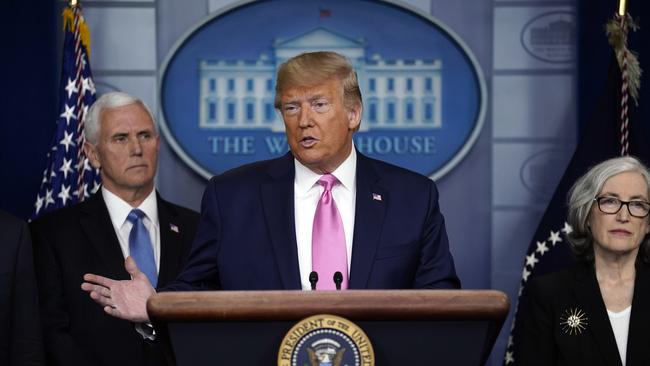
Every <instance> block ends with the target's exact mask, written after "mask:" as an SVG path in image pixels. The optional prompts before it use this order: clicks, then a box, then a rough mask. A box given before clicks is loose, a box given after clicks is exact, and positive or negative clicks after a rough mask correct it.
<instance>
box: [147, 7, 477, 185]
mask: <svg viewBox="0 0 650 366" xmlns="http://www.w3.org/2000/svg"><path fill="white" fill-rule="evenodd" d="M367 14H372V17H367V16H366V15H367ZM360 18H363V19H364V21H362V22H361V21H359V19H360ZM318 50H327V51H335V52H338V53H340V54H343V55H344V56H346V57H347V58H348V59H349V60H350V61H351V62H352V64H353V65H354V67H355V69H356V70H357V74H358V77H359V84H360V87H361V91H362V95H363V99H364V110H363V119H362V122H361V128H360V130H359V131H358V132H357V133H356V134H355V135H354V137H353V138H354V143H355V146H356V148H357V149H358V150H359V151H360V152H361V153H363V154H366V155H369V156H371V157H374V158H378V159H381V160H384V161H387V162H390V163H393V164H396V165H400V166H403V167H405V168H407V169H411V170H414V171H417V172H419V173H421V174H424V175H428V176H430V177H431V178H433V179H437V178H439V177H441V176H443V175H444V174H446V173H447V172H448V171H450V170H451V169H452V168H453V167H454V166H455V165H456V164H458V162H460V161H461V160H462V159H463V158H464V156H465V155H466V154H467V152H468V151H469V149H470V148H471V146H472V145H473V143H474V141H475V140H476V138H477V137H478V134H479V133H480V131H481V127H482V125H483V120H484V117H485V105H486V91H485V82H484V80H483V75H482V72H481V69H480V67H479V66H478V64H477V62H476V60H475V58H474V56H473V55H472V53H471V52H470V51H469V49H468V48H467V47H466V46H465V45H464V43H463V41H462V40H461V39H460V38H459V37H458V36H456V35H455V33H454V32H453V31H451V30H450V29H449V28H447V27H446V26H444V25H443V24H442V23H441V22H439V21H438V20H436V19H434V18H433V17H431V16H429V15H427V14H423V13H419V12H417V11H415V10H412V9H410V8H405V7H402V6H399V5H397V4H394V3H392V2H381V1H379V2H375V1H348V0H332V1H327V2H323V1H305V0H279V1H256V2H244V3H238V5H237V6H234V7H231V8H228V9H226V10H224V11H222V12H220V13H217V14H213V15H210V16H209V17H208V18H206V19H205V20H203V21H201V22H200V23H199V24H197V25H196V26H195V27H194V28H193V29H191V30H190V31H188V33H187V34H186V35H185V36H184V37H182V38H181V39H179V41H178V42H177V44H176V46H175V47H174V48H173V49H172V51H171V52H170V54H169V55H168V57H167V59H166V60H165V62H164V64H163V67H162V70H161V75H160V83H159V85H160V102H161V103H160V104H161V111H162V119H161V123H160V125H161V130H162V132H163V134H164V135H165V137H166V139H167V141H168V142H169V144H170V145H171V147H172V148H173V149H174V151H175V152H176V153H177V154H178V155H179V156H180V157H181V158H182V159H183V160H184V161H185V162H186V163H187V164H188V165H189V166H190V167H192V168H193V169H194V170H195V171H196V172H198V173H199V174H200V175H202V176H204V177H206V178H208V177H210V176H212V175H215V174H220V173H222V172H223V171H225V170H228V169H231V168H234V167H237V166H239V165H242V164H245V163H250V162H253V161H256V160H264V159H270V158H275V157H278V156H280V155H283V154H284V153H286V152H287V151H288V149H289V146H288V143H287V140H286V137H285V135H284V125H283V122H282V119H281V117H280V115H279V114H278V113H277V112H276V110H275V109H274V107H273V99H274V92H275V73H276V70H277V68H278V66H279V65H280V64H281V63H282V62H284V61H286V60H287V59H289V58H291V57H293V56H295V55H298V54H300V53H303V52H311V51H318Z"/></svg>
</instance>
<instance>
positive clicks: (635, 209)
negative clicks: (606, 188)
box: [594, 197, 650, 219]
mask: <svg viewBox="0 0 650 366" xmlns="http://www.w3.org/2000/svg"><path fill="white" fill-rule="evenodd" d="M594 201H596V202H598V209H599V210H600V211H602V212H603V213H606V214H612V215H613V214H615V213H618V211H620V210H621V207H623V205H625V206H627V212H629V213H630V215H632V216H634V217H637V218H640V219H642V218H644V217H646V216H648V213H649V212H650V203H648V202H645V201H638V200H637V201H621V200H619V199H618V198H616V197H596V198H594Z"/></svg>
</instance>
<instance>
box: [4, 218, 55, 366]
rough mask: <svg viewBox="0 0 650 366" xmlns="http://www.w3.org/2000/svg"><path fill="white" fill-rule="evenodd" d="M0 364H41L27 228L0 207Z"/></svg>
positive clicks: (34, 284)
mask: <svg viewBox="0 0 650 366" xmlns="http://www.w3.org/2000/svg"><path fill="white" fill-rule="evenodd" d="M0 365H7V366H39V365H45V355H44V353H43V341H42V335H41V322H40V316H39V313H38V292H37V290H36V277H35V275H34V258H33V256H32V241H31V239H30V235H29V229H28V228H27V224H25V223H24V222H23V221H21V220H19V219H17V218H15V217H13V216H11V215H9V214H8V213H6V212H4V211H2V210H0Z"/></svg>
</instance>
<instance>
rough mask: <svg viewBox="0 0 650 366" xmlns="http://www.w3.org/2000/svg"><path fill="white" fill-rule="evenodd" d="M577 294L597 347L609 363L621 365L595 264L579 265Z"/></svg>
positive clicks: (576, 284) (575, 287)
mask: <svg viewBox="0 0 650 366" xmlns="http://www.w3.org/2000/svg"><path fill="white" fill-rule="evenodd" d="M575 278H576V280H575V286H574V291H575V296H576V301H577V303H578V304H579V305H580V306H581V308H582V309H583V310H584V311H585V313H587V318H588V319H587V323H588V324H589V327H588V328H589V331H590V332H591V335H592V336H593V338H594V339H595V341H596V344H597V347H596V349H598V350H599V351H600V353H601V355H602V356H603V359H604V360H605V361H606V362H605V364H607V365H620V364H621V358H620V356H619V354H618V348H617V346H616V339H615V338H614V332H613V331H612V327H611V324H610V322H609V317H608V315H607V309H606V308H605V303H604V302H603V297H602V295H601V293H600V287H599V286H598V281H597V280H596V273H595V272H594V269H593V265H587V264H585V265H584V266H581V267H579V269H578V270H577V272H576V277H575Z"/></svg>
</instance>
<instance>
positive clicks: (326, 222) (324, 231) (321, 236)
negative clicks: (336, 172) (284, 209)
mask: <svg viewBox="0 0 650 366" xmlns="http://www.w3.org/2000/svg"><path fill="white" fill-rule="evenodd" d="M338 182H339V181H338V179H336V177H335V176H333V175H331V174H325V175H323V176H322V177H321V178H320V180H319V181H318V183H319V184H320V185H322V186H323V187H325V190H324V191H323V195H322V196H321V197H320V200H319V201H318V206H316V215H314V227H313V231H312V238H311V243H312V248H311V250H312V253H311V261H312V270H313V271H316V273H318V277H319V281H318V287H317V289H318V290H334V289H336V286H335V284H334V279H333V278H334V273H336V272H337V271H338V272H341V274H342V275H343V282H342V283H341V288H342V289H346V288H348V255H347V250H346V248H345V233H344V231H343V220H341V215H340V214H339V210H338V209H337V208H336V202H334V198H333V197H332V187H333V186H334V185H335V184H336V183H338Z"/></svg>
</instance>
